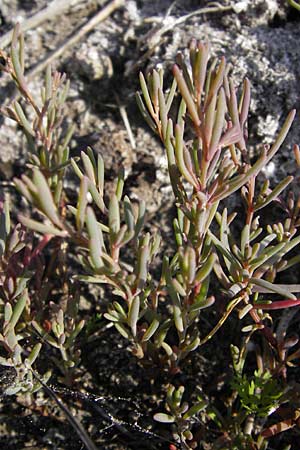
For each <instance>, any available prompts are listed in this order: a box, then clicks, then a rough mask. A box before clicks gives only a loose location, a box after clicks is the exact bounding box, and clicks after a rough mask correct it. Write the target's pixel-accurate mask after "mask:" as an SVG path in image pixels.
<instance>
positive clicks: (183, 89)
mask: <svg viewBox="0 0 300 450" xmlns="http://www.w3.org/2000/svg"><path fill="white" fill-rule="evenodd" d="M173 74H174V77H175V79H176V81H177V85H178V88H179V90H180V93H181V95H182V97H183V99H184V101H185V103H186V105H187V109H188V112H189V114H190V116H191V118H192V121H193V122H194V124H195V126H199V125H200V119H199V116H198V112H197V107H196V105H195V103H194V100H193V97H192V94H191V92H190V91H189V88H188V86H187V84H186V81H185V79H184V76H183V74H182V71H181V70H180V69H179V67H178V66H177V65H176V64H175V65H174V67H173Z"/></svg>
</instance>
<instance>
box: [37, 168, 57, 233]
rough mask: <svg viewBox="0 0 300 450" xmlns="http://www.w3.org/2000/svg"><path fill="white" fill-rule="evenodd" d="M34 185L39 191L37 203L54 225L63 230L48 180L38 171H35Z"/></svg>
mask: <svg viewBox="0 0 300 450" xmlns="http://www.w3.org/2000/svg"><path fill="white" fill-rule="evenodd" d="M33 183H34V184H35V186H36V187H37V190H38V195H37V201H38V203H39V205H40V207H41V210H42V211H43V213H44V214H45V215H46V216H47V217H48V218H49V219H50V220H51V222H52V223H53V224H54V225H56V226H57V227H58V228H62V223H61V221H60V219H59V217H58V215H57V210H56V206H55V203H54V201H53V197H52V193H51V191H50V188H49V185H48V183H47V180H46V178H45V177H44V175H43V174H42V172H40V170H38V169H34V170H33Z"/></svg>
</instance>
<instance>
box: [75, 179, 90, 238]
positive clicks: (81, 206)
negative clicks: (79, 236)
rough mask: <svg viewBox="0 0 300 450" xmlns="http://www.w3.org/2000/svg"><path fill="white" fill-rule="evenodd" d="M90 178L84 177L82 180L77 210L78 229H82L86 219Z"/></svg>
mask: <svg viewBox="0 0 300 450" xmlns="http://www.w3.org/2000/svg"><path fill="white" fill-rule="evenodd" d="M88 182H89V180H88V178H87V177H85V176H84V177H82V178H81V182H80V189H79V196H78V203H77V212H76V227H77V230H78V231H81V230H82V228H83V225H84V220H85V211H86V207H87V203H88V200H87V192H88Z"/></svg>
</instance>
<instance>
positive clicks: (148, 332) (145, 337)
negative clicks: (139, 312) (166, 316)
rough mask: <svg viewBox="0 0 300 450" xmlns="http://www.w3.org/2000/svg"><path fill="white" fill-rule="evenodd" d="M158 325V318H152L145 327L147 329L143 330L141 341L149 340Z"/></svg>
mask: <svg viewBox="0 0 300 450" xmlns="http://www.w3.org/2000/svg"><path fill="white" fill-rule="evenodd" d="M158 327H159V320H158V319H156V318H154V319H153V320H152V322H151V324H150V325H149V327H148V328H147V330H146V331H145V333H144V335H143V337H142V342H146V341H149V339H150V338H151V337H152V336H153V335H154V333H155V332H156V330H157V328H158Z"/></svg>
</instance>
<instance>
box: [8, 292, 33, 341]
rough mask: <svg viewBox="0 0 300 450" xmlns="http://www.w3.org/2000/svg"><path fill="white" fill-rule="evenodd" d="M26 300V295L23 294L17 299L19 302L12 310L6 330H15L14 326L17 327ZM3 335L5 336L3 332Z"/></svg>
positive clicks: (25, 293)
mask: <svg viewBox="0 0 300 450" xmlns="http://www.w3.org/2000/svg"><path fill="white" fill-rule="evenodd" d="M27 299H28V293H27V292H24V293H23V294H22V295H21V297H20V298H19V300H18V301H17V303H16V305H15V307H14V309H13V314H12V316H11V318H10V320H9V322H8V329H10V330H13V329H14V328H15V326H16V325H17V323H18V321H19V319H20V317H21V315H22V313H23V311H24V308H25V306H26V302H27ZM4 334H6V332H4Z"/></svg>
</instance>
